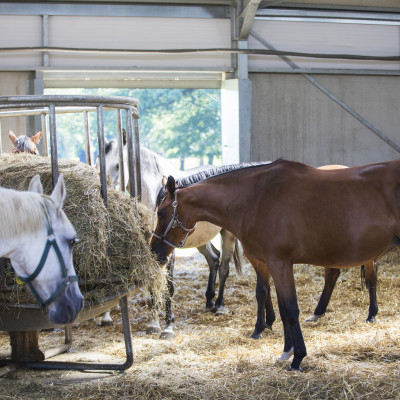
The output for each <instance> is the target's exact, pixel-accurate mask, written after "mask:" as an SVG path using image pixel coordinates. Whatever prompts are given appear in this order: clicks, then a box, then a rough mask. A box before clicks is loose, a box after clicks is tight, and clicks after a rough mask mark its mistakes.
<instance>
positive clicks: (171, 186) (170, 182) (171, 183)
mask: <svg viewBox="0 0 400 400" xmlns="http://www.w3.org/2000/svg"><path fill="white" fill-rule="evenodd" d="M175 188H176V184H175V179H174V177H173V176H171V175H170V176H169V177H168V180H167V189H168V192H169V194H170V195H171V196H172V195H173V194H174V193H175Z"/></svg>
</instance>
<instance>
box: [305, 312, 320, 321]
mask: <svg viewBox="0 0 400 400" xmlns="http://www.w3.org/2000/svg"><path fill="white" fill-rule="evenodd" d="M321 317H322V315H316V314H313V315H311V316H309V317H308V318H307V319H306V320H305V321H304V322H317V321H318V320H319V319H320V318H321Z"/></svg>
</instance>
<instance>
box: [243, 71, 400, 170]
mask: <svg viewBox="0 0 400 400" xmlns="http://www.w3.org/2000/svg"><path fill="white" fill-rule="evenodd" d="M313 77H314V78H315V79H317V80H318V81H319V82H320V83H322V84H323V85H324V86H325V87H326V88H328V89H329V90H330V91H331V92H333V93H334V94H335V95H336V96H337V97H339V98H340V99H341V100H342V101H343V102H345V103H346V104H347V105H349V106H350V107H351V108H353V109H354V110H355V111H356V112H357V113H358V114H360V115H361V116H362V117H364V118H365V119H367V120H368V121H369V122H370V123H372V125H374V126H375V127H376V128H378V129H379V130H380V131H381V132H382V133H384V134H385V135H386V136H388V137H389V138H390V139H391V140H392V141H394V142H395V143H397V144H398V145H400V134H399V130H400V113H399V110H400V95H399V93H400V77H396V76H358V75H314V76H313ZM250 79H251V81H252V87H253V114H252V124H253V133H252V139H251V158H252V159H253V160H257V161H260V160H274V159H276V158H279V157H284V158H287V159H291V160H296V161H301V162H305V163H308V164H311V165H314V166H320V165H326V164H345V165H348V166H354V165H359V164H366V163H372V162H379V161H384V160H392V159H396V158H399V157H400V154H399V153H398V152H397V151H395V150H393V149H392V148H391V147H389V146H388V145H387V144H386V143H385V142H383V140H382V139H380V138H379V137H377V136H376V135H375V134H374V133H373V132H371V131H370V130H369V129H368V128H366V127H365V126H364V125H363V124H361V123H360V122H359V121H357V120H356V119H355V118H354V117H352V116H351V115H350V114H349V113H348V112H346V111H345V110H344V109H343V108H341V107H340V106H339V105H337V104H336V103H334V102H333V101H332V100H331V99H330V98H328V97H327V96H326V95H325V94H324V93H323V92H322V91H320V90H319V89H318V88H316V87H315V86H314V85H312V84H311V83H310V82H308V81H307V80H306V79H305V78H304V77H303V76H302V75H299V74H266V73H252V74H250Z"/></svg>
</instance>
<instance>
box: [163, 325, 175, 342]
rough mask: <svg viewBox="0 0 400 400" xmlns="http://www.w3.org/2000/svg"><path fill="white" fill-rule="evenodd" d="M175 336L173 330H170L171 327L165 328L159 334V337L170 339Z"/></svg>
mask: <svg viewBox="0 0 400 400" xmlns="http://www.w3.org/2000/svg"><path fill="white" fill-rule="evenodd" d="M174 337H175V332H174V331H173V330H172V327H168V328H165V329H164V330H163V331H162V332H161V335H160V339H163V340H170V339H173V338H174Z"/></svg>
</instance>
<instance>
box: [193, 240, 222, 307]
mask: <svg viewBox="0 0 400 400" xmlns="http://www.w3.org/2000/svg"><path fill="white" fill-rule="evenodd" d="M197 250H198V251H199V252H200V253H201V254H203V256H204V257H205V259H206V260H207V264H208V267H209V268H210V274H209V275H208V285H207V290H206V309H207V310H210V311H214V307H215V305H214V300H213V299H214V296H215V280H216V279H217V271H218V267H219V255H216V254H215V252H214V251H213V249H212V246H211V243H210V242H208V243H207V244H205V245H203V246H200V247H198V248H197Z"/></svg>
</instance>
